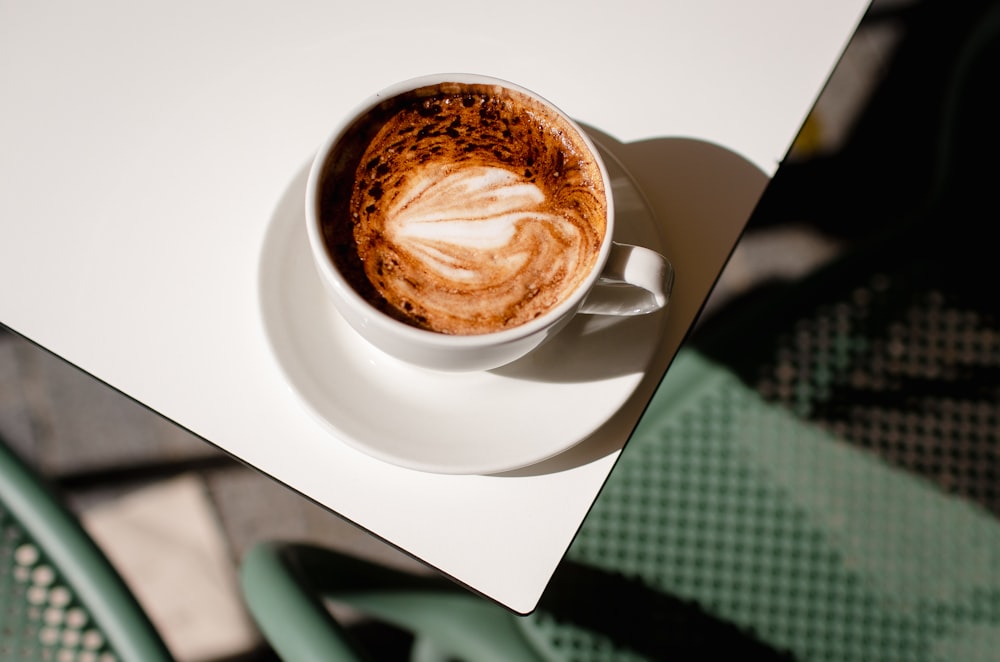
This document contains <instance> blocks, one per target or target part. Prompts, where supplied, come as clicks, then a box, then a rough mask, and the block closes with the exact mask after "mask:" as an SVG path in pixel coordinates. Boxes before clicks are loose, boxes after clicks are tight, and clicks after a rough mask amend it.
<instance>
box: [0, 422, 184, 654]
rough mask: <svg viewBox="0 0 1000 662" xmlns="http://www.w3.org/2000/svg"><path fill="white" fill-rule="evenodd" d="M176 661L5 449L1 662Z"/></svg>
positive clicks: (86, 540) (97, 556)
mask: <svg viewBox="0 0 1000 662" xmlns="http://www.w3.org/2000/svg"><path fill="white" fill-rule="evenodd" d="M172 659H173V658H172V657H171V656H170V653H169V652H168V650H167V648H166V646H165V645H164V643H163V641H162V640H161V639H160V637H159V635H158V634H157V632H156V630H155V628H154V627H153V625H152V624H151V623H150V621H149V620H148V618H147V617H146V615H145V613H144V612H143V611H142V609H141V607H140V606H139V604H138V603H137V602H136V600H135V598H134V597H133V595H132V594H131V592H130V591H129V589H128V587H127V586H126V585H125V583H124V582H123V581H122V579H121V577H120V576H119V575H118V573H117V572H116V571H115V569H114V568H113V567H112V566H111V564H110V563H109V561H108V560H107V558H106V557H105V556H104V554H103V553H102V552H101V550H100V549H99V548H98V547H97V545H96V544H95V543H94V542H93V540H92V539H91V538H90V536H88V535H87V533H86V531H85V530H84V529H83V528H82V527H81V526H80V524H79V522H78V520H77V519H76V518H75V517H74V516H73V514H72V513H70V512H69V510H68V509H67V508H66V507H65V506H64V505H63V504H62V503H61V502H60V500H59V499H58V498H57V497H56V495H55V493H54V492H53V491H52V490H51V489H50V488H49V487H48V486H47V485H46V484H45V483H44V481H43V480H42V479H40V477H39V476H38V475H37V474H36V473H35V472H34V471H33V470H32V469H30V468H29V467H28V466H27V465H26V464H25V463H24V462H23V461H22V460H21V459H20V458H19V457H17V456H16V455H15V454H14V453H13V452H12V451H11V449H10V448H8V447H7V446H6V445H5V444H4V443H2V442H0V660H5V661H6V660H11V661H12V662H14V661H16V662H33V661H35V660H38V661H43V660H44V661H52V662H61V661H63V660H73V661H79V662H87V661H93V662H112V661H122V662H133V661H134V662H160V661H163V662H166V661H168V660H172Z"/></svg>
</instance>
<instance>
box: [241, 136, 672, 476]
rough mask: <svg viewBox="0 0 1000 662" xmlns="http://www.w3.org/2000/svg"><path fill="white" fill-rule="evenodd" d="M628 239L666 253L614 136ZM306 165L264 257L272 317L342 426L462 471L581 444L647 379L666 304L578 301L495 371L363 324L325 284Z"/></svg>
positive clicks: (394, 458) (312, 394)
mask: <svg viewBox="0 0 1000 662" xmlns="http://www.w3.org/2000/svg"><path fill="white" fill-rule="evenodd" d="M602 155H603V156H604V157H605V162H606V164H607V167H608V170H609V173H610V174H611V178H612V190H613V192H614V195H615V207H616V214H617V216H616V232H615V239H616V240H617V241H622V242H626V243H638V244H642V245H645V246H648V247H649V248H652V249H654V250H658V251H660V252H661V253H664V254H667V253H666V252H665V249H664V247H663V246H662V245H661V242H660V239H659V235H658V233H657V230H656V227H655V222H654V218H653V214H652V212H651V211H650V209H649V207H648V205H647V204H646V203H645V201H644V199H643V198H642V196H641V194H640V193H639V192H638V190H637V189H636V187H635V184H634V182H633V180H632V178H631V177H630V176H629V175H628V173H627V172H626V171H625V169H624V168H623V167H622V166H621V164H620V163H618V161H617V160H616V159H615V158H614V157H613V156H611V155H610V154H609V153H608V152H607V151H606V150H603V149H602ZM305 180H306V170H305V169H304V170H303V171H302V172H301V173H300V174H299V176H298V177H297V178H296V179H295V181H294V182H293V183H292V184H291V185H290V187H289V189H288V190H287V191H286V193H285V196H284V198H283V199H282V201H281V202H280V204H279V205H278V207H277V209H276V210H275V212H274V216H273V217H272V219H271V224H270V227H269V229H268V233H267V237H266V238H265V241H264V247H263V252H262V255H261V262H260V274H259V278H260V282H259V294H260V305H261V313H262V316H263V322H264V329H265V332H266V336H267V338H268V341H269V342H270V345H271V349H272V351H273V354H274V357H275V358H276V360H277V362H278V364H279V366H280V368H281V370H282V372H283V373H284V374H285V376H286V378H287V379H288V383H289V384H290V385H291V387H292V389H293V390H294V391H295V393H297V394H298V396H299V397H300V399H301V400H302V402H303V403H304V404H305V405H306V406H307V407H308V409H309V411H310V412H312V413H313V414H314V415H315V416H316V417H318V418H319V420H320V421H321V422H322V423H323V424H324V425H326V426H328V427H329V429H330V431H331V433H332V434H331V443H336V442H337V440H339V441H341V442H343V443H346V444H349V445H350V446H352V447H354V448H356V449H358V450H360V451H363V452H365V453H368V454H369V455H372V456H374V457H377V458H380V459H382V460H384V461H386V462H391V463H394V464H397V465H401V466H404V467H409V468H412V469H418V470H422V471H430V472H437V473H450V474H488V473H498V472H502V471H508V470H513V469H519V468H522V467H525V466H528V465H531V464H534V463H536V462H540V461H542V460H545V459H548V458H550V457H552V456H554V455H556V454H558V453H561V452H563V451H565V450H567V449H568V448H571V447H572V446H574V445H576V444H577V443H579V442H581V441H583V440H584V439H586V438H587V437H588V436H590V435H591V434H592V433H593V432H594V431H595V430H597V429H598V428H599V427H600V426H601V425H602V424H604V423H605V422H606V421H607V420H608V419H609V418H611V416H613V415H614V414H615V412H616V411H617V410H618V409H619V408H620V407H621V406H622V405H623V404H624V403H625V402H626V400H628V398H629V397H630V396H631V395H632V393H633V392H634V391H635V389H636V387H637V386H638V385H639V382H640V381H641V379H642V377H643V374H644V372H645V370H646V368H647V366H648V363H649V361H650V359H651V358H652V356H653V353H654V350H655V346H656V343H657V341H658V339H659V338H661V337H662V335H663V323H664V320H665V318H666V311H659V312H657V313H653V314H650V315H644V316H640V317H630V318H621V317H604V316H589V315H578V316H577V317H576V318H575V319H574V320H573V321H572V322H571V323H570V324H569V325H568V326H567V328H566V329H564V330H563V331H562V332H560V333H559V334H558V335H557V336H555V337H554V338H553V339H551V340H550V341H549V342H548V343H546V344H545V345H543V346H542V347H541V348H539V349H537V350H535V351H534V352H533V353H532V354H530V355H528V356H527V357H525V358H523V359H521V360H519V361H516V362H515V363H512V364H510V365H507V366H504V367H503V368H499V369H497V370H493V371H489V372H476V373H457V374H456V373H440V372H434V371H430V370H425V369H422V368H418V367H415V366H411V365H409V364H406V363H403V362H401V361H399V360H397V359H394V358H392V357H390V356H388V355H386V354H384V353H382V352H381V351H379V350H377V349H375V348H374V347H372V346H371V345H369V344H368V343H367V342H366V341H365V340H364V339H362V338H361V337H360V336H359V335H357V334H356V333H355V331H354V330H353V329H351V328H350V327H349V326H348V325H347V323H346V322H344V321H343V320H342V319H341V318H340V316H339V314H338V313H337V312H336V310H334V308H333V306H332V304H330V303H329V302H328V300H327V298H326V295H325V293H324V290H323V286H322V284H321V283H320V281H319V278H318V276H317V275H316V272H315V269H314V266H313V264H312V262H311V258H310V252H309V246H308V240H307V238H306V232H305V216H304V214H305V212H304V198H305Z"/></svg>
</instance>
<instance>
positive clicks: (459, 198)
mask: <svg viewBox="0 0 1000 662" xmlns="http://www.w3.org/2000/svg"><path fill="white" fill-rule="evenodd" d="M426 170H433V172H425V173H421V174H418V175H416V176H415V177H414V181H413V186H412V187H411V189H410V190H409V191H407V192H406V194H405V195H403V196H401V198H400V200H399V201H398V202H397V203H396V204H395V205H393V207H392V208H390V209H389V210H388V211H387V212H386V220H385V230H386V237H387V238H388V240H389V241H390V242H392V243H393V244H394V245H395V246H396V247H397V248H398V249H399V250H400V251H405V252H407V253H409V254H410V255H412V256H413V257H414V258H415V259H416V260H419V261H420V262H421V263H422V265H423V267H424V268H425V269H427V270H429V271H432V272H434V273H435V274H436V275H437V276H438V277H439V278H441V279H444V280H450V281H454V282H453V283H451V287H452V288H458V287H480V288H483V287H487V286H489V285H491V284H493V283H499V282H502V281H504V280H509V279H512V278H514V277H516V276H517V274H518V273H519V272H521V271H522V270H523V269H524V267H525V266H526V264H527V263H528V261H529V260H531V259H533V258H535V259H537V258H538V257H539V256H541V254H542V253H544V252H545V251H544V250H542V249H543V248H544V246H545V244H540V245H533V243H534V242H532V241H531V240H530V238H531V237H533V238H537V237H538V236H539V235H540V234H545V235H546V236H548V237H551V238H554V239H555V240H556V241H558V242H559V244H560V245H563V246H568V247H569V248H568V249H567V250H563V251H555V253H556V254H555V255H552V256H550V257H552V258H554V259H556V260H558V261H560V262H565V263H566V264H565V266H563V267H562V270H564V271H566V272H572V271H573V270H574V268H575V266H576V264H577V263H578V262H579V261H580V256H579V252H580V250H581V248H582V247H581V245H580V244H581V237H580V232H579V230H577V228H576V226H575V225H573V224H572V223H570V222H568V221H566V220H565V219H564V218H562V217H560V216H557V215H555V214H546V213H544V212H541V211H539V206H540V205H541V203H543V202H544V201H545V194H544V193H543V192H542V190H541V189H540V188H538V186H536V185H535V184H533V183H531V182H526V181H523V179H522V178H520V177H518V176H517V175H515V174H514V173H512V172H510V171H508V170H504V169H502V168H497V167H490V166H473V167H469V168H463V169H460V170H458V171H457V172H453V173H450V174H446V175H442V174H441V173H439V172H438V170H440V169H438V168H427V169H426ZM529 224H530V225H534V226H535V227H533V228H530V229H529V228H528V227H526V226H528V225H529ZM522 226H525V227H522ZM519 228H520V229H519ZM549 252H553V251H549Z"/></svg>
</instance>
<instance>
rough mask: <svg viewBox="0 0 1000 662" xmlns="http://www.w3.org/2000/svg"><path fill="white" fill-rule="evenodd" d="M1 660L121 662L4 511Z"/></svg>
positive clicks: (0, 523) (0, 528) (0, 521)
mask: <svg viewBox="0 0 1000 662" xmlns="http://www.w3.org/2000/svg"><path fill="white" fill-rule="evenodd" d="M0 660H17V661H18V662H34V661H36V660H37V661H45V662H115V661H117V660H118V657H117V656H116V655H115V654H114V652H113V651H111V650H110V649H109V647H108V644H107V642H106V641H105V639H104V636H103V635H102V634H101V632H100V630H98V629H97V627H95V625H94V623H93V622H92V620H91V617H90V614H89V613H88V612H87V610H86V608H85V607H84V606H83V605H81V604H79V602H78V601H77V599H76V597H75V596H74V593H73V591H72V589H71V588H70V587H69V586H68V585H67V584H66V583H65V582H64V580H63V578H62V577H61V576H60V574H59V571H58V569H57V568H56V567H55V566H54V565H53V564H51V563H50V562H49V560H48V559H47V558H46V557H45V555H44V552H43V551H42V550H41V549H40V547H39V546H38V545H37V544H36V543H35V542H34V541H33V540H32V539H31V538H30V537H29V536H28V535H27V533H26V532H25V531H24V529H23V528H22V527H21V526H20V525H19V523H18V522H17V521H16V520H15V519H14V518H13V517H12V516H11V515H10V514H9V513H8V512H6V511H5V510H4V509H3V506H2V505H0Z"/></svg>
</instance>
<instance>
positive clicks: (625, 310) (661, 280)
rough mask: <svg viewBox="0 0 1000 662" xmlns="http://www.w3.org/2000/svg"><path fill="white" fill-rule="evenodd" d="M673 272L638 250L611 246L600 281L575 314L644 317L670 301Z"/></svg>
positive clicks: (656, 255) (654, 255) (664, 261)
mask: <svg viewBox="0 0 1000 662" xmlns="http://www.w3.org/2000/svg"><path fill="white" fill-rule="evenodd" d="M673 285H674V268H673V266H672V265H671V264H670V261H669V260H667V258H665V257H663V256H662V255H660V254H659V253H657V252H655V251H651V250H649V249H648V248H643V247H642V246H632V245H631V244H619V243H617V242H612V244H611V253H610V255H609V256H608V261H607V262H606V263H605V265H604V270H603V271H602V272H601V277H600V279H598V281H597V284H596V285H595V286H594V288H593V289H592V290H591V291H590V293H589V294H588V295H587V298H586V299H585V300H584V302H583V304H582V305H581V306H580V310H579V312H581V313H587V314H592V315H645V314H646V313H651V312H654V311H657V310H660V309H661V308H663V307H664V306H666V305H667V302H668V301H669V300H670V290H671V288H673Z"/></svg>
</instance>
